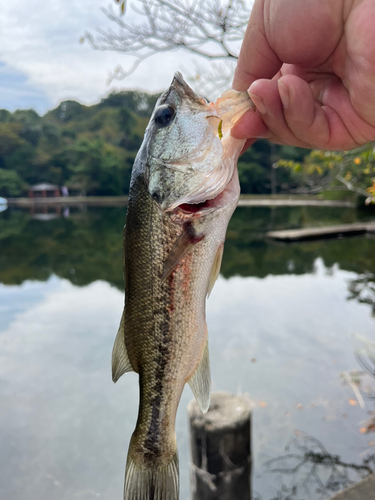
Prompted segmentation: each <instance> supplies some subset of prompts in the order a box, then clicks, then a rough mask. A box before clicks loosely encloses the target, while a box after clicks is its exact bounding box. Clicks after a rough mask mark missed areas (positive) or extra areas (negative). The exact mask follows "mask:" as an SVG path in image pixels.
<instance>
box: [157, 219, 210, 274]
mask: <svg viewBox="0 0 375 500" xmlns="http://www.w3.org/2000/svg"><path fill="white" fill-rule="evenodd" d="M203 238H204V234H196V232H195V229H194V226H193V224H191V223H190V222H187V223H186V224H184V229H183V231H182V233H181V234H180V236H179V237H178V238H177V240H176V242H175V244H174V245H173V247H172V250H171V251H170V253H169V255H168V257H167V259H166V261H165V262H164V270H163V274H162V276H161V280H162V281H164V280H165V278H167V277H168V276H169V275H170V274H171V272H172V271H173V269H174V268H175V267H176V266H177V265H178V263H179V262H180V261H181V260H182V258H183V257H184V256H185V255H186V254H187V253H188V252H189V250H190V249H191V248H193V246H194V245H195V244H196V243H199V242H200V241H201V240H202V239H203Z"/></svg>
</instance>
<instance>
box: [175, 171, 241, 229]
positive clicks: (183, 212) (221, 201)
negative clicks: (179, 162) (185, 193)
mask: <svg viewBox="0 0 375 500" xmlns="http://www.w3.org/2000/svg"><path fill="white" fill-rule="evenodd" d="M239 194H240V186H239V183H238V172H237V169H234V171H233V174H232V177H231V179H230V180H229V182H228V183H227V184H226V185H225V187H224V188H223V189H222V190H221V191H220V193H218V194H217V195H216V196H215V197H214V198H209V199H207V200H205V201H203V202H201V203H181V204H180V205H178V206H177V207H175V208H174V209H173V211H172V212H171V213H170V215H171V218H172V219H174V220H176V221H179V220H184V219H189V218H190V219H191V218H200V217H204V216H206V215H208V214H210V213H212V212H214V211H219V210H221V209H223V208H225V207H227V206H228V205H229V204H231V203H234V202H236V203H237V200H238V198H239Z"/></svg>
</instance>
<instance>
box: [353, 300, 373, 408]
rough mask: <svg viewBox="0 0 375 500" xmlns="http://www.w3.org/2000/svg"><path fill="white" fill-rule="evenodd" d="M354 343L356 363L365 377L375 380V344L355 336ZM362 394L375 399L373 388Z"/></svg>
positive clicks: (364, 390)
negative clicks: (365, 374) (355, 345)
mask: <svg viewBox="0 0 375 500" xmlns="http://www.w3.org/2000/svg"><path fill="white" fill-rule="evenodd" d="M366 303H367V302H366ZM355 342H356V344H357V347H356V349H355V351H354V354H355V357H356V358H357V361H358V363H359V364H360V365H361V367H362V368H363V370H364V371H365V373H367V375H369V376H370V377H372V378H373V379H375V342H372V341H371V340H369V339H367V338H366V337H362V336H360V335H356V336H355ZM362 393H363V395H364V396H366V397H368V398H371V399H375V388H373V389H371V388H369V389H368V390H366V389H362Z"/></svg>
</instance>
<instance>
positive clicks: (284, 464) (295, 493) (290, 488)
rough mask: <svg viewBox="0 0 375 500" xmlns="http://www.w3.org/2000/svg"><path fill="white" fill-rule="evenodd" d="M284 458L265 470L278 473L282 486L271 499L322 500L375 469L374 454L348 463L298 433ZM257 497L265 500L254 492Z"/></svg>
mask: <svg viewBox="0 0 375 500" xmlns="http://www.w3.org/2000/svg"><path fill="white" fill-rule="evenodd" d="M286 451H287V452H288V453H286V454H285V455H283V456H281V457H277V458H274V459H272V460H268V461H267V462H266V463H265V464H264V465H265V469H266V472H268V473H273V474H279V475H280V476H281V479H282V486H281V487H280V489H279V491H278V492H277V494H276V496H274V497H272V499H270V500H302V499H305V498H311V499H314V500H318V499H319V500H323V499H325V498H328V497H329V496H331V495H333V494H334V493H335V492H337V491H340V490H343V489H345V488H347V487H348V486H350V485H352V484H354V483H356V482H358V481H360V480H361V479H363V478H364V477H366V476H368V475H369V474H371V473H372V472H374V471H375V454H372V455H369V456H367V457H366V458H364V459H363V460H362V462H361V463H348V462H344V461H343V460H341V459H340V457H339V456H338V455H332V454H331V453H329V452H328V451H327V450H326V449H325V447H324V445H323V444H322V443H321V442H320V441H319V440H318V439H315V438H313V437H312V436H309V435H306V434H304V433H302V432H301V433H299V434H298V436H297V437H296V438H294V439H292V440H291V441H290V442H289V443H288V445H287V446H286ZM254 500H262V498H261V497H260V496H259V495H258V496H255V495H254Z"/></svg>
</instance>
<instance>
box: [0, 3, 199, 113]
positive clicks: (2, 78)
mask: <svg viewBox="0 0 375 500" xmlns="http://www.w3.org/2000/svg"><path fill="white" fill-rule="evenodd" d="M110 2H112V4H114V0H79V1H77V0H48V2H45V1H43V0H15V1H13V2H5V1H4V2H1V7H0V109H1V108H5V109H8V110H10V111H13V110H15V109H19V108H21V109H22V108H23V109H26V108H34V109H36V110H37V111H38V112H39V113H41V114H43V113H45V112H46V111H47V110H48V109H52V108H54V107H55V106H57V105H58V103H59V102H61V101H63V100H67V99H74V100H77V101H79V102H81V103H82V104H94V103H97V102H99V101H100V99H101V98H102V97H105V96H106V95H108V94H109V93H110V92H111V91H113V90H114V89H116V90H121V89H139V90H145V91H147V92H160V91H162V90H163V89H165V88H166V87H167V86H168V85H169V83H170V81H171V80H172V77H173V73H174V72H175V71H176V70H179V71H182V72H183V73H186V72H190V74H193V73H194V61H196V57H195V58H194V57H193V56H191V55H189V54H187V53H186V52H183V51H181V50H179V51H175V52H171V53H165V54H158V55H156V56H154V57H152V58H150V59H148V60H147V61H146V62H144V63H143V64H141V65H140V66H139V68H138V69H137V70H136V72H135V73H133V75H131V76H130V77H128V78H127V79H126V80H122V81H114V82H112V84H111V85H108V76H109V73H110V72H112V71H113V70H114V69H115V68H116V66H118V65H119V64H121V65H122V66H123V67H127V65H128V67H129V64H130V63H131V61H133V59H131V58H130V57H129V56H126V55H124V54H119V53H116V52H110V51H95V50H93V49H91V48H90V46H89V45H88V43H87V42H86V43H84V44H80V43H79V39H80V38H81V37H82V35H83V34H84V32H86V31H88V32H91V33H95V30H96V28H98V27H100V28H104V27H106V26H111V25H112V23H110V22H109V21H108V20H107V18H106V17H105V15H104V14H103V13H102V12H101V10H100V9H101V8H106V7H107V6H108V5H109V4H110ZM114 7H115V8H116V6H114ZM117 8H118V7H117ZM127 15H128V14H127ZM131 15H132V14H131Z"/></svg>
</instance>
